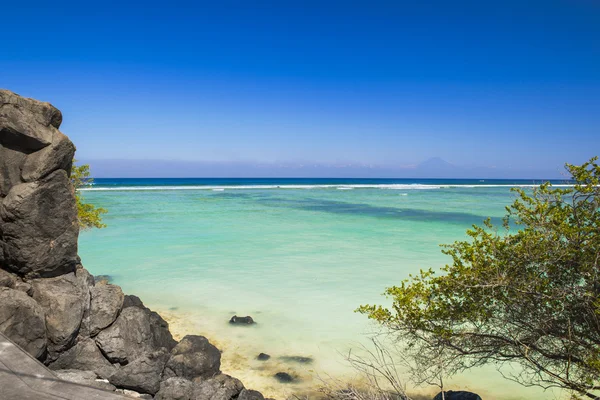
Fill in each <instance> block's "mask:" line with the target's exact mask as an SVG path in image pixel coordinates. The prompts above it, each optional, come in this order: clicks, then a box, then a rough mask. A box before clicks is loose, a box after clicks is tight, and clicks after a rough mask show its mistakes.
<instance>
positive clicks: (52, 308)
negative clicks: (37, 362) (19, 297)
mask: <svg viewBox="0 0 600 400" xmlns="http://www.w3.org/2000/svg"><path fill="white" fill-rule="evenodd" d="M31 286H32V287H33V299H34V300H35V301H37V303H38V304H39V305H40V306H42V309H43V310H44V314H45V316H46V331H47V335H48V357H49V359H50V360H54V359H55V358H56V357H57V356H58V354H59V353H61V352H63V351H65V350H66V349H68V348H70V347H71V346H72V345H73V344H74V341H75V337H76V336H77V333H78V331H79V327H80V326H81V321H82V319H83V314H84V312H85V311H86V309H87V308H88V307H89V303H86V300H87V297H88V296H86V293H89V288H88V287H87V286H85V284H84V282H82V281H81V280H80V279H77V277H76V276H75V273H73V272H71V273H68V274H65V275H61V276H57V277H54V278H46V279H34V280H32V281H31Z"/></svg>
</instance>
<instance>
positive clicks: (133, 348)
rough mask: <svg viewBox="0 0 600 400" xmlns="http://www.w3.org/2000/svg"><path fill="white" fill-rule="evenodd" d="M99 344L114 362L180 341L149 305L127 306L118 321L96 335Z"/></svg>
mask: <svg viewBox="0 0 600 400" xmlns="http://www.w3.org/2000/svg"><path fill="white" fill-rule="evenodd" d="M96 343H97V344H98V347H100V349H101V350H102V352H103V353H104V354H105V355H106V357H107V358H108V359H109V360H110V361H111V362H113V363H116V362H118V363H121V364H126V363H129V362H132V361H133V360H135V359H136V358H138V357H139V356H141V355H143V354H145V353H150V352H153V351H157V350H160V348H163V347H164V348H166V349H167V351H171V349H173V347H175V345H176V344H177V342H175V340H173V336H171V333H170V332H169V325H168V324H167V323H166V322H165V321H164V320H163V319H162V318H161V317H160V316H159V315H158V314H157V313H155V312H153V311H150V310H148V309H147V308H146V307H143V308H141V307H136V306H132V307H127V308H124V309H123V310H122V311H121V314H120V315H119V317H118V318H117V319H116V321H115V322H114V323H113V324H112V325H111V326H110V327H108V328H107V329H104V330H103V331H101V332H100V333H99V334H98V336H96Z"/></svg>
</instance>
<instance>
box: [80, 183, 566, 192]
mask: <svg viewBox="0 0 600 400" xmlns="http://www.w3.org/2000/svg"><path fill="white" fill-rule="evenodd" d="M538 186H539V184H518V185H507V184H483V185H470V184H469V185H460V184H441V185H433V184H420V183H413V184H400V183H398V184H396V183H390V184H386V183H382V184H354V185H348V184H346V185H341V184H331V185H286V184H282V185H231V186H203V185H190V186H115V187H98V186H96V187H86V188H80V189H79V190H82V191H94V192H104V191H149V190H155V191H156V190H212V191H223V190H225V189H227V190H252V189H254V190H256V189H258V190H267V189H339V190H350V189H387V190H435V189H450V188H466V189H473V188H499V187H506V188H511V187H520V188H534V187H538ZM552 186H553V187H573V185H567V184H558V185H552Z"/></svg>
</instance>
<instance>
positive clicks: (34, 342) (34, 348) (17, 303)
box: [0, 287, 47, 358]
mask: <svg viewBox="0 0 600 400" xmlns="http://www.w3.org/2000/svg"><path fill="white" fill-rule="evenodd" d="M0 332H2V333H4V334H5V335H6V336H7V337H8V338H9V339H11V340H12V341H13V342H15V343H16V344H18V345H19V346H21V347H22V348H23V349H25V351H27V352H28V353H29V354H31V355H32V356H33V357H35V358H41V357H42V356H43V355H44V354H45V351H46V343H47V339H46V322H45V318H44V310H43V309H42V307H40V305H39V304H38V303H36V301H35V300H33V299H32V298H31V297H29V296H27V294H25V293H23V292H21V291H18V290H14V289H9V288H6V287H0Z"/></svg>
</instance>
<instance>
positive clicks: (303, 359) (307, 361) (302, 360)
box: [279, 356, 313, 364]
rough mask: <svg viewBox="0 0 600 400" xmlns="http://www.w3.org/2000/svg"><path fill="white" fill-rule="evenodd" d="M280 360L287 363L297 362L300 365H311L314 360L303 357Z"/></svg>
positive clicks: (288, 357)
mask: <svg viewBox="0 0 600 400" xmlns="http://www.w3.org/2000/svg"><path fill="white" fill-rule="evenodd" d="M279 359H280V360H281V361H285V362H295V363H300V364H310V363H312V362H313V359H312V358H310V357H302V356H281V357H279Z"/></svg>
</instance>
